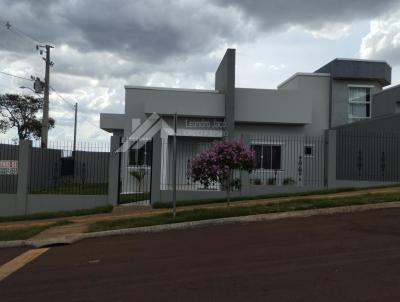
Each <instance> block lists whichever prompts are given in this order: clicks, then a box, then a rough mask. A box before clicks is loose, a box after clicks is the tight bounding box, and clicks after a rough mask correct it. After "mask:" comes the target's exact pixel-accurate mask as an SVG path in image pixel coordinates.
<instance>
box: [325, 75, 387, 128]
mask: <svg viewBox="0 0 400 302" xmlns="http://www.w3.org/2000/svg"><path fill="white" fill-rule="evenodd" d="M349 85H361V86H371V94H372V99H373V98H374V94H376V93H378V92H379V91H381V90H382V86H381V84H380V83H379V82H377V81H356V80H333V81H332V127H336V126H340V125H344V124H347V123H348V114H349ZM372 102H373V101H372ZM373 112H374V106H373V103H372V106H371V114H373Z"/></svg>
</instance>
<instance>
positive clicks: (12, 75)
mask: <svg viewBox="0 0 400 302" xmlns="http://www.w3.org/2000/svg"><path fill="white" fill-rule="evenodd" d="M0 73H1V74H4V75H7V76H10V77H13V78H18V79H21V80H25V81H34V80H32V79H28V78H24V77H20V76H17V75H15V74H11V73H8V72H4V71H0Z"/></svg>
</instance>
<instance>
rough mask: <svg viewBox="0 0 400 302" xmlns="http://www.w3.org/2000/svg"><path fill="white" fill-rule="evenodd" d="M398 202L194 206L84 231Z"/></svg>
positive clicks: (395, 196)
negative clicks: (220, 206)
mask: <svg viewBox="0 0 400 302" xmlns="http://www.w3.org/2000/svg"><path fill="white" fill-rule="evenodd" d="M394 201H400V193H375V194H371V193H367V194H364V195H360V196H353V197H337V198H331V199H323V198H321V199H314V200H313V199H307V198H304V199H300V200H296V201H290V202H283V203H273V204H269V205H253V206H242V207H224V208H215V209H194V210H187V211H180V212H177V215H176V218H175V219H174V218H173V217H172V214H171V213H166V214H159V215H154V216H149V217H139V218H129V219H117V220H111V221H97V222H95V223H92V224H91V225H90V226H89V229H88V232H98V231H108V230H116V229H125V228H135V227H142V226H152V225H160V224H170V223H177V222H186V221H199V220H206V219H214V218H225V217H237V216H247V215H256V214H267V213H278V212H288V211H300V210H309V209H322V208H332V207H340V206H350V205H363V204H374V203H382V202H394Z"/></svg>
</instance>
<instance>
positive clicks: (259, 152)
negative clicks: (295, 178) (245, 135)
mask: <svg viewBox="0 0 400 302" xmlns="http://www.w3.org/2000/svg"><path fill="white" fill-rule="evenodd" d="M251 148H252V149H253V150H254V151H255V153H256V169H267V170H280V169H281V160H282V147H281V146H280V145H263V144H260V145H252V146H251Z"/></svg>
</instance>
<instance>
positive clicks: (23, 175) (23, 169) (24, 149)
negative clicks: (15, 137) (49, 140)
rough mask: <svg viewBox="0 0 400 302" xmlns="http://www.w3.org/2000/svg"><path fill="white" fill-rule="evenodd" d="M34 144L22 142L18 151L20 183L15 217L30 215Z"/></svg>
mask: <svg viewBox="0 0 400 302" xmlns="http://www.w3.org/2000/svg"><path fill="white" fill-rule="evenodd" d="M31 150H32V142H31V141H30V140H20V141H19V149H18V182H17V198H16V203H15V215H17V216H20V215H27V214H28V193H29V189H28V188H29V179H30V165H31Z"/></svg>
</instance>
